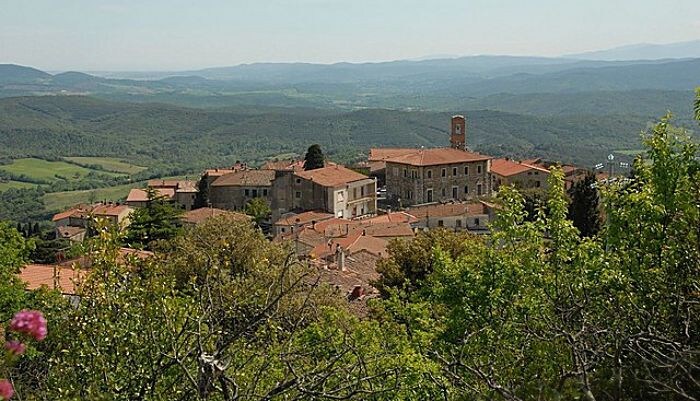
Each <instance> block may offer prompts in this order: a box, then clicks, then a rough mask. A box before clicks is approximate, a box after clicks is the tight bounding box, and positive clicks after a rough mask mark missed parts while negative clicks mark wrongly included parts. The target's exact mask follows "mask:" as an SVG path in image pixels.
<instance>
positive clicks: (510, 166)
mask: <svg viewBox="0 0 700 401" xmlns="http://www.w3.org/2000/svg"><path fill="white" fill-rule="evenodd" d="M548 177H549V170H547V169H546V168H543V167H540V166H536V165H534V164H527V163H524V162H517V161H513V160H509V159H494V160H492V161H491V180H492V183H491V186H492V188H493V190H494V191H497V190H498V188H499V187H500V186H501V185H514V186H515V187H517V188H519V189H532V188H547V178H548Z"/></svg>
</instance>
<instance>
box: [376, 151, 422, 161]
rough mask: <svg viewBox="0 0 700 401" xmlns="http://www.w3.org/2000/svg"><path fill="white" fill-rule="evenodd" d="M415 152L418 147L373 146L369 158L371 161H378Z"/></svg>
mask: <svg viewBox="0 0 700 401" xmlns="http://www.w3.org/2000/svg"><path fill="white" fill-rule="evenodd" d="M415 152H416V149H413V148H372V149H370V150H369V157H368V158H367V160H368V161H370V162H378V161H384V160H386V159H388V158H392V157H398V156H404V155H409V154H411V153H415Z"/></svg>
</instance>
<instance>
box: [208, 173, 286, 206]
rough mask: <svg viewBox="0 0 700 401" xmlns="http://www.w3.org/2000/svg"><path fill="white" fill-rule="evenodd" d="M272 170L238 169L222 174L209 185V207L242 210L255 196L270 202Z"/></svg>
mask: <svg viewBox="0 0 700 401" xmlns="http://www.w3.org/2000/svg"><path fill="white" fill-rule="evenodd" d="M274 179H275V172H274V171H273V170H239V171H235V172H232V173H228V174H224V175H222V176H221V177H219V178H217V179H215V180H214V181H213V182H212V183H211V185H210V186H209V203H210V204H211V207H214V208H218V209H224V210H244V209H245V206H246V204H247V203H248V202H249V201H250V200H252V199H255V198H262V199H265V200H266V201H267V202H268V203H271V202H272V181H273V180H274Z"/></svg>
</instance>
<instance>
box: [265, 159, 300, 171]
mask: <svg viewBox="0 0 700 401" xmlns="http://www.w3.org/2000/svg"><path fill="white" fill-rule="evenodd" d="M261 169H265V170H278V171H289V170H293V171H296V170H303V169H304V161H303V160H294V159H286V160H268V161H266V162H265V163H264V164H263V165H262V167H261Z"/></svg>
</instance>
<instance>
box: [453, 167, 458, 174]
mask: <svg viewBox="0 0 700 401" xmlns="http://www.w3.org/2000/svg"><path fill="white" fill-rule="evenodd" d="M452 175H454V176H456V175H457V167H452Z"/></svg>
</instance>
